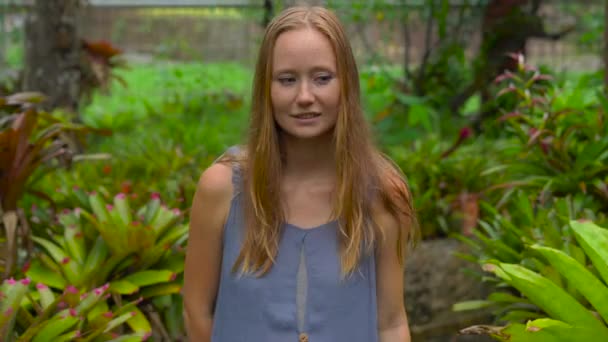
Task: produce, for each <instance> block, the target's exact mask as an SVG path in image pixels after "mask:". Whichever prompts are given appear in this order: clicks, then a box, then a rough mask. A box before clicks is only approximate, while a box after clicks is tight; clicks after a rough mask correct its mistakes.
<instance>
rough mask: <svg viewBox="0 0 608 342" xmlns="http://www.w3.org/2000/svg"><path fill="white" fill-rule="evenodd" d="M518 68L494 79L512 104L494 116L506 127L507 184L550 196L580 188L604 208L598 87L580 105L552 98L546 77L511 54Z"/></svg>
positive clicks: (605, 158) (607, 102)
mask: <svg viewBox="0 0 608 342" xmlns="http://www.w3.org/2000/svg"><path fill="white" fill-rule="evenodd" d="M513 57H514V58H516V59H517V61H518V63H519V72H518V73H511V72H508V71H507V72H506V73H505V74H503V75H501V76H500V77H499V78H497V82H498V83H500V84H503V85H504V84H505V83H507V85H506V86H505V87H504V88H503V89H502V90H501V91H500V92H499V95H500V97H499V99H501V98H509V100H510V103H513V104H514V106H513V108H511V109H512V110H510V111H505V113H504V115H503V116H502V117H501V118H500V119H499V122H504V124H505V127H506V128H507V130H508V131H509V132H511V133H512V135H513V137H514V138H515V140H516V143H515V144H514V146H513V147H514V151H515V153H514V158H513V160H514V161H513V162H511V163H509V164H507V165H505V167H508V169H509V171H510V173H511V175H512V180H511V181H510V182H509V184H510V185H515V186H519V187H526V188H529V189H532V190H533V191H536V192H540V191H541V190H543V191H545V192H549V193H551V194H553V195H554V196H558V197H561V196H566V195H568V194H573V193H579V192H581V193H585V194H589V196H591V197H592V198H594V200H595V202H597V203H600V204H602V206H601V208H599V209H600V210H601V211H604V212H605V211H606V210H608V123H607V122H606V119H607V118H606V115H607V113H608V99H606V97H605V95H604V94H603V93H602V92H601V91H599V90H598V92H597V94H596V98H597V101H595V103H591V104H587V105H585V106H584V107H583V108H576V109H567V108H564V107H563V106H562V105H559V104H558V102H559V101H558V97H559V93H558V90H557V89H556V87H553V85H552V84H551V83H550V81H551V80H552V78H551V77H550V76H548V75H543V74H541V73H540V72H539V71H538V70H537V69H535V68H533V67H530V66H528V65H526V64H525V61H524V59H523V56H521V55H515V56H513Z"/></svg>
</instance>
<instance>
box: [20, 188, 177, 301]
mask: <svg viewBox="0 0 608 342" xmlns="http://www.w3.org/2000/svg"><path fill="white" fill-rule="evenodd" d="M74 191H75V192H76V193H77V194H76V195H77V198H79V199H81V201H82V202H81V203H80V204H81V205H82V206H83V207H82V208H76V209H74V210H66V211H65V212H63V213H62V214H60V215H59V217H58V221H59V227H56V228H55V229H54V230H55V232H54V233H51V234H50V236H49V237H48V238H43V237H34V238H33V239H34V242H36V243H37V244H38V245H39V246H40V247H42V248H43V250H44V252H42V253H41V254H40V255H39V256H38V258H36V259H35V260H34V261H33V262H32V264H31V266H30V268H29V270H28V271H27V272H26V274H27V276H28V277H29V278H31V279H32V280H34V281H37V282H45V283H46V284H48V285H49V286H51V287H54V288H57V289H64V288H65V286H67V285H68V284H71V285H74V286H76V287H78V288H83V289H87V290H88V289H91V288H93V287H95V286H99V285H100V284H104V283H106V282H109V283H110V292H112V293H117V294H122V295H131V294H134V293H136V292H139V294H141V295H142V296H144V297H147V295H146V294H147V293H156V292H155V290H154V289H150V288H148V286H151V285H157V284H160V285H161V286H164V285H165V284H166V283H173V281H174V279H175V278H176V276H177V275H178V274H180V273H181V272H182V271H183V267H180V266H179V264H180V262H182V261H183V260H182V255H181V253H180V252H178V250H181V247H179V246H181V244H182V243H183V242H184V240H185V239H186V234H187V226H186V225H184V224H180V223H179V221H180V219H181V213H180V212H179V211H178V210H170V209H168V208H166V207H165V206H164V205H162V204H161V202H160V198H159V196H157V195H155V196H153V197H152V198H151V199H150V201H149V202H148V203H146V204H145V205H144V206H142V207H141V208H139V209H138V210H134V209H132V208H131V205H130V202H129V200H128V198H127V196H126V195H125V194H118V195H116V196H115V197H114V199H113V202H112V204H110V203H106V202H105V201H104V200H103V198H102V196H101V195H100V194H99V193H92V194H88V195H87V194H86V193H84V191H83V190H81V189H76V190H74ZM49 230H50V229H49ZM157 287H158V286H157ZM178 290H179V287H172V288H171V290H170V292H168V293H172V292H171V291H178ZM164 294H167V293H164Z"/></svg>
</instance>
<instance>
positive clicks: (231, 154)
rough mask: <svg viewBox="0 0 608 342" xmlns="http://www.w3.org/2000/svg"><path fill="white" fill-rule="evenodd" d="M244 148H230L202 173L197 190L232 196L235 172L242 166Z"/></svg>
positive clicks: (220, 195) (218, 195)
mask: <svg viewBox="0 0 608 342" xmlns="http://www.w3.org/2000/svg"><path fill="white" fill-rule="evenodd" d="M241 155H242V149H241V148H240V147H238V146H234V147H231V148H229V149H228V150H227V151H226V152H225V153H224V154H222V155H221V156H220V157H219V158H217V159H216V160H215V161H214V162H213V164H211V166H209V167H208V168H207V169H205V171H203V173H202V174H201V176H200V178H199V181H198V186H197V190H198V191H201V192H204V193H206V194H210V195H213V196H217V197H226V198H231V197H232V193H233V191H234V176H235V174H234V173H235V172H239V170H240V169H241V168H242V167H241V166H240V165H241V164H242V160H241V159H242V157H241Z"/></svg>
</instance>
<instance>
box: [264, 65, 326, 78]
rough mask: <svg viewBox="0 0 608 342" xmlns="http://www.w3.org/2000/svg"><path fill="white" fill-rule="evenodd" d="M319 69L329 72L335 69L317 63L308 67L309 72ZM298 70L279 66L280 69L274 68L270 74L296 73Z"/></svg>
mask: <svg viewBox="0 0 608 342" xmlns="http://www.w3.org/2000/svg"><path fill="white" fill-rule="evenodd" d="M319 71H329V72H331V73H335V72H336V71H335V70H334V68H331V67H329V66H325V65H318V66H314V67H312V68H311V69H310V72H319ZM297 73H298V72H297V71H296V70H295V69H292V68H281V69H277V70H275V71H274V72H273V73H272V74H273V75H274V76H277V75H280V74H297Z"/></svg>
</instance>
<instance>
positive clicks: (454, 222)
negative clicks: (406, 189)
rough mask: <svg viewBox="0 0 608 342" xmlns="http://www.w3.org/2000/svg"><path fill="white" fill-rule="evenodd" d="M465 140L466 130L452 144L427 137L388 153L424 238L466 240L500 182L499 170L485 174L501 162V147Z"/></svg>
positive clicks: (468, 130) (482, 141)
mask: <svg viewBox="0 0 608 342" xmlns="http://www.w3.org/2000/svg"><path fill="white" fill-rule="evenodd" d="M470 135H471V130H470V129H469V128H468V127H465V128H463V129H462V130H461V131H460V133H459V135H458V137H457V138H456V139H455V141H454V142H453V143H451V144H447V143H445V142H442V141H441V140H440V139H439V138H438V137H436V136H427V137H426V138H424V139H420V140H417V141H415V142H414V143H412V144H411V147H409V148H408V147H404V146H395V147H392V148H390V149H388V153H389V154H390V155H391V157H392V158H393V159H394V160H395V161H396V163H397V164H398V165H399V166H400V167H401V169H402V170H403V172H404V173H405V175H406V176H407V177H408V181H409V184H410V186H411V188H412V193H413V194H414V196H413V197H414V202H415V203H414V204H415V207H416V210H417V212H418V215H419V217H420V222H421V224H422V232H423V236H424V237H425V238H436V237H441V236H448V235H450V234H451V233H454V232H463V233H465V234H467V235H470V234H471V233H472V231H473V229H474V228H475V227H476V225H477V220H478V219H479V217H480V214H481V212H480V209H479V203H480V202H481V201H482V200H484V199H485V200H486V201H490V200H491V198H493V196H495V195H496V193H493V192H490V191H488V190H490V189H491V187H492V185H493V184H495V182H496V181H497V180H499V179H500V176H501V175H500V173H499V171H500V170H496V171H492V172H488V170H492V169H493V168H494V166H495V165H497V164H501V163H503V162H504V161H503V160H502V159H501V158H502V156H501V152H502V148H503V147H502V144H501V142H494V141H493V142H486V141H484V140H483V139H482V138H481V137H478V138H476V140H474V142H473V143H471V140H472V139H471V137H470Z"/></svg>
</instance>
